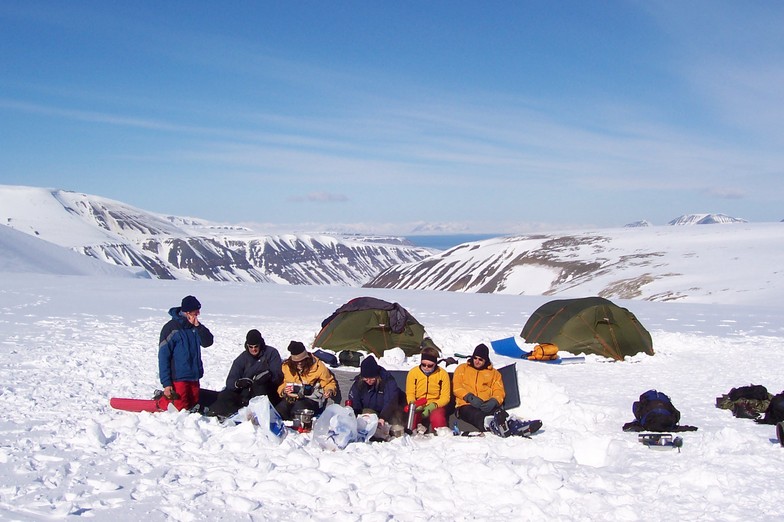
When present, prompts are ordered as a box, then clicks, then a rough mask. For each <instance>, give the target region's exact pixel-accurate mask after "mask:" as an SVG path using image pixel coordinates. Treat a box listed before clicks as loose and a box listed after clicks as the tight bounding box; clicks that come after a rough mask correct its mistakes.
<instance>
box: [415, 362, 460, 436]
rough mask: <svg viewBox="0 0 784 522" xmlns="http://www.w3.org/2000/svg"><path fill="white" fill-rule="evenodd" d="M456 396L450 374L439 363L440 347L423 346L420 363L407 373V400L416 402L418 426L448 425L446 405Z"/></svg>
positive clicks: (434, 427) (438, 426) (435, 426)
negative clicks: (453, 392)
mask: <svg viewBox="0 0 784 522" xmlns="http://www.w3.org/2000/svg"><path fill="white" fill-rule="evenodd" d="M451 399H452V391H451V389H450V381H449V374H448V373H447V372H446V370H444V369H443V368H441V367H439V366H438V350H436V349H435V348H431V347H425V348H423V349H422V353H421V355H420V362H419V366H417V367H416V368H412V369H411V370H410V371H409V372H408V375H407V376H406V401H407V402H408V404H409V406H407V408H408V407H410V405H411V403H414V404H415V405H416V414H415V416H414V426H417V425H419V424H420V423H421V424H423V425H429V426H430V430H431V431H432V430H435V429H436V428H445V427H446V425H447V414H446V407H447V405H448V404H449V401H450V400H451Z"/></svg>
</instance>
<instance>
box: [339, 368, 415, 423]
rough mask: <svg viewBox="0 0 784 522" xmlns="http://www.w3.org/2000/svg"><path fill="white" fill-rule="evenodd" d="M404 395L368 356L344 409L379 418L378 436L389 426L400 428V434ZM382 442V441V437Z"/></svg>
mask: <svg viewBox="0 0 784 522" xmlns="http://www.w3.org/2000/svg"><path fill="white" fill-rule="evenodd" d="M404 402H405V395H404V394H403V392H402V391H401V390H400V388H399V387H398V385H397V382H395V378H394V377H392V374H390V373H389V372H388V371H387V370H386V369H384V368H382V367H381V366H379V365H378V363H377V362H376V359H375V357H373V356H372V355H368V356H367V357H365V358H364V359H363V360H362V364H361V365H360V369H359V377H357V378H356V380H355V381H354V384H353V385H352V386H351V390H349V392H348V400H347V401H346V406H349V407H351V408H353V410H354V413H356V414H357V415H359V414H361V413H375V414H376V415H378V425H379V432H380V433H388V432H389V428H390V427H391V426H395V425H397V426H399V427H400V431H402V426H403V408H404V406H405V405H404V404H403V403H404ZM381 438H383V437H381Z"/></svg>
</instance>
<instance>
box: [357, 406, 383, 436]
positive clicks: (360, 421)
mask: <svg viewBox="0 0 784 522" xmlns="http://www.w3.org/2000/svg"><path fill="white" fill-rule="evenodd" d="M377 429H378V415H376V414H375V413H362V414H361V415H359V416H358V417H357V439H358V440H360V441H362V442H367V441H369V440H370V438H371V437H372V436H373V435H375V434H376V430H377Z"/></svg>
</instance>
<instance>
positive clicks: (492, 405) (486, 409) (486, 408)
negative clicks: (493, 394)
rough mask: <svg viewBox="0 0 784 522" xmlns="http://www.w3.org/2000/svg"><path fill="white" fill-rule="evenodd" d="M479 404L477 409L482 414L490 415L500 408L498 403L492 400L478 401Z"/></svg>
mask: <svg viewBox="0 0 784 522" xmlns="http://www.w3.org/2000/svg"><path fill="white" fill-rule="evenodd" d="M480 403H481V405H480V406H478V408H479V409H480V410H482V413H492V412H493V411H494V410H496V409H497V408H498V407H499V406H500V404H498V401H497V400H496V399H493V398H490V399H487V400H486V401H480Z"/></svg>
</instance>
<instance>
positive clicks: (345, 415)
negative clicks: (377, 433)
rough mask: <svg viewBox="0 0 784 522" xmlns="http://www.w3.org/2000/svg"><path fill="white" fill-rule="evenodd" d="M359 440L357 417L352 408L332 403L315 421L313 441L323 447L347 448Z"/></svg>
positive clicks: (331, 448)
mask: <svg viewBox="0 0 784 522" xmlns="http://www.w3.org/2000/svg"><path fill="white" fill-rule="evenodd" d="M357 440H359V439H358V436H357V418H356V416H355V415H354V410H352V409H351V408H348V407H345V406H340V405H338V404H330V405H329V406H327V407H326V408H324V412H323V413H322V414H321V415H319V417H318V418H317V419H316V421H315V422H314V423H313V443H315V444H318V445H319V447H321V448H322V449H329V450H333V451H334V450H338V449H345V447H346V446H348V445H349V443H351V442H355V441H357Z"/></svg>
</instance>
